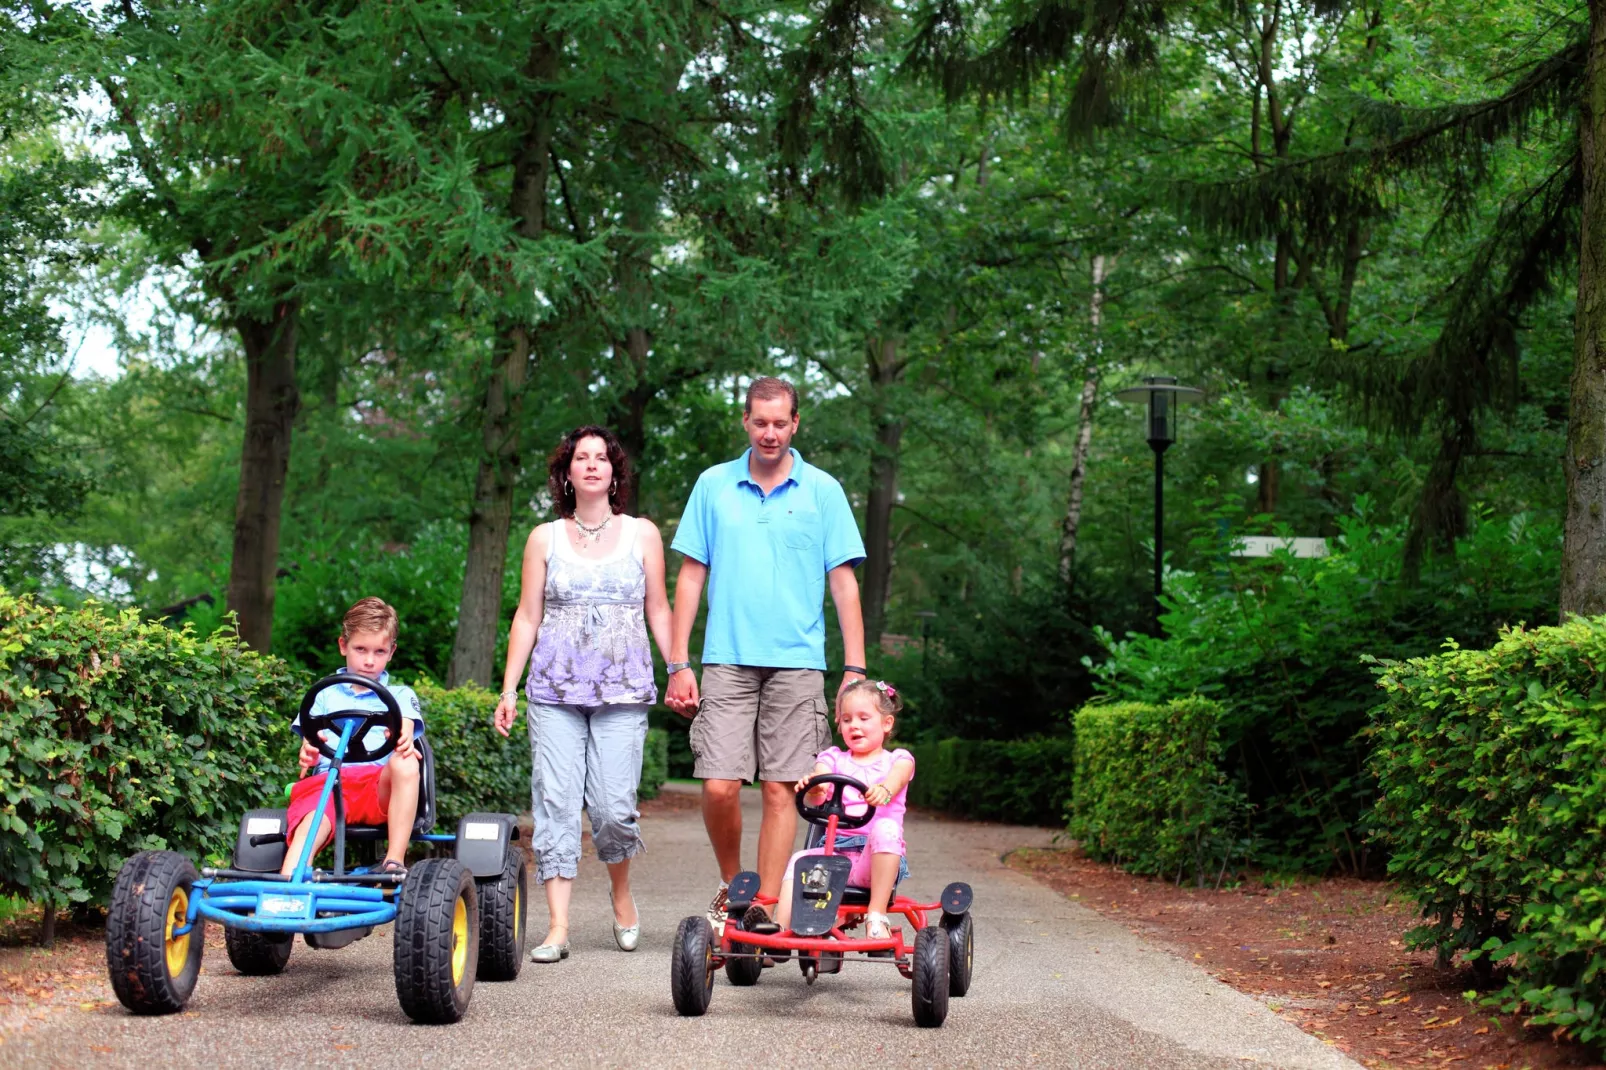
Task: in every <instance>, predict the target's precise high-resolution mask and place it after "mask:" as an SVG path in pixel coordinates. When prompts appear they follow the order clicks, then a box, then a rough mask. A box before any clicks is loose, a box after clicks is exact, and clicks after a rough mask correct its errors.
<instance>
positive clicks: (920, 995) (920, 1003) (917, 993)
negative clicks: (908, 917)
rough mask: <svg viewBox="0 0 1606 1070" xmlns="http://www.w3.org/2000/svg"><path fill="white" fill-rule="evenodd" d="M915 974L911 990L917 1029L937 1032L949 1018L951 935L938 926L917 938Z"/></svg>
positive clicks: (917, 934)
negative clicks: (949, 951) (949, 943)
mask: <svg viewBox="0 0 1606 1070" xmlns="http://www.w3.org/2000/svg"><path fill="white" fill-rule="evenodd" d="M912 958H913V959H914V965H913V973H914V977H913V979H912V983H911V984H910V986H909V992H910V1000H911V1002H912V1003H913V1005H914V1012H915V1025H918V1026H921V1027H922V1028H926V1029H933V1028H936V1027H937V1026H940V1025H942V1023H943V1019H945V1018H947V1017H948V934H947V933H946V932H944V931H943V930H942V929H941V928H939V927H938V926H935V925H930V926H927V927H926V928H924V929H921V930H920V931H919V932H918V933H916V934H915V950H914V955H913V956H912Z"/></svg>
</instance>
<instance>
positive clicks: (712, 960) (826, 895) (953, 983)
mask: <svg viewBox="0 0 1606 1070" xmlns="http://www.w3.org/2000/svg"><path fill="white" fill-rule="evenodd" d="M820 786H828V787H829V788H830V789H831V790H830V792H829V794H828V795H827V796H826V798H825V800H824V801H823V802H821V803H818V804H810V803H809V802H808V801H807V796H808V793H809V792H810V791H812V790H814V789H815V788H816V787H820ZM849 788H852V789H853V790H854V791H856V792H858V793H859V798H858V799H855V800H847V799H844V797H843V796H844V794H845V793H846V791H847V789H849ZM864 791H865V786H864V785H863V784H862V783H860V782H859V781H857V780H855V779H853V778H852V777H850V776H844V775H842V774H840V773H824V774H821V775H819V776H815V777H811V778H810V779H809V781H808V783H807V784H805V785H804V787H803V789H802V790H800V791H799V792H798V793H797V811H798V813H800V814H802V815H803V818H804V820H806V821H808V822H809V824H810V826H811V828H810V833H809V846H810V848H811V849H812V848H814V847H816V846H818V847H820V848H821V849H822V851H823V853H822V854H818V855H805V856H803V857H802V858H799V859H798V860H797V864H796V866H795V867H794V869H793V873H792V928H791V929H789V930H787V931H785V932H763V931H758V932H755V931H754V929H755V928H756V927H757V928H770V929H773V928H774V924H773V923H772V922H770V920H769V915H768V914H767V913H766V912H765V910H764V907H765V906H771V907H773V906H774V904H775V899H774V897H772V896H767V895H759V894H758V874H757V873H751V872H743V873H738V874H737V875H736V876H735V877H734V878H733V879H732V880H731V882H730V889H729V891H728V893H727V895H728V909H729V912H730V913H729V918H728V920H727V921H726V922H725V926H724V932H723V933H722V934H720V936H718V937H715V935H714V930H713V927H712V926H711V925H709V923H708V919H707V918H705V917H703V916H701V915H698V916H696V917H691V918H686V919H685V920H683V921H682V922H681V923H680V928H679V930H678V931H677V932H676V933H675V945H674V949H673V951H672V953H671V955H670V970H671V978H670V988H671V991H672V993H673V995H674V999H675V1010H677V1011H679V1012H680V1013H681V1014H682V1015H686V1016H693V1017H694V1016H697V1015H700V1014H703V1013H704V1012H706V1011H707V1010H708V1002H709V1000H710V999H711V998H712V996H713V994H714V974H715V972H716V971H718V970H719V968H720V967H722V966H723V967H724V968H725V976H726V977H727V978H729V979H730V983H731V984H733V985H737V986H739V987H745V986H747V985H754V984H757V983H758V979H759V976H760V975H761V973H762V972H763V969H764V959H765V958H766V957H768V958H771V959H773V960H775V961H776V962H781V961H784V960H786V959H788V958H791V957H793V956H794V955H795V956H796V957H797V962H798V966H799V967H800V968H801V969H802V971H803V977H804V979H805V980H807V981H808V983H809V984H813V983H814V979H815V978H816V977H818V976H819V975H820V974H822V973H837V972H839V971H840V970H841V969H842V963H843V961H844V960H845V959H849V958H852V959H855V960H860V961H866V962H886V963H891V964H893V965H895V966H896V967H897V969H898V972H899V973H901V974H902V975H903V976H904V977H906V978H908V979H909V980H910V981H911V982H913V985H912V994H911V1002H912V1003H913V1006H914V1016H915V1024H916V1025H920V1026H940V1025H942V1023H943V1020H944V1019H945V1018H947V1017H948V997H949V996H963V995H964V994H965V993H966V992H967V991H969V989H970V970H971V964H972V962H973V960H974V958H975V955H974V946H975V944H974V942H975V928H974V926H973V924H972V922H971V918H970V901H971V891H970V885H968V884H965V883H963V882H961V881H955V882H954V883H952V884H950V885H948V887H946V888H944V889H943V892H942V898H941V899H939V900H938V901H937V902H935V903H917V902H915V901H914V900H913V899H910V898H909V897H908V896H903V895H895V896H894V897H893V899H892V903H891V905H890V906H889V907H888V911H887V912H888V914H889V915H891V916H893V917H896V916H897V915H900V914H901V915H902V916H903V918H904V919H905V920H906V921H907V922H908V926H909V928H910V929H912V930H913V931H914V942H913V943H905V942H904V939H903V928H902V927H901V926H895V927H894V928H893V930H892V935H891V936H890V937H889V938H887V939H885V940H871V939H869V938H868V937H853V936H849V935H848V932H849V931H850V930H852V929H855V928H857V927H858V926H859V925H860V924H862V923H863V922H864V921H865V915H866V914H867V913H868V912H869V909H870V908H869V903H870V890H869V889H868V888H850V887H849V886H848V873H849V871H850V870H851V869H852V868H853V860H852V859H851V858H850V857H848V856H847V855H844V854H841V853H839V852H838V851H837V847H836V839H837V830H838V829H855V828H862V827H863V826H865V825H867V824H869V823H870V821H871V819H872V818H874V817H875V811H876V808H875V807H874V806H871V805H870V804H868V803H865V802H862V801H860V800H862V799H863V797H864ZM849 806H853V807H854V808H856V809H857V808H858V807H861V806H862V807H863V808H864V812H863V813H859V814H852V813H849V812H848V807H849ZM822 831H823V836H822V835H820V834H821V833H822ZM934 914H937V915H939V916H938V918H937V920H936V923H935V924H928V919H929V918H930V917H931V916H932V915H934Z"/></svg>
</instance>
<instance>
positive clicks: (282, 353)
mask: <svg viewBox="0 0 1606 1070" xmlns="http://www.w3.org/2000/svg"><path fill="white" fill-rule="evenodd" d="M299 326H300V308H299V305H298V303H297V302H296V301H295V300H293V299H292V300H286V301H278V302H276V303H275V304H274V306H273V312H272V318H271V319H269V320H267V321H263V320H258V319H252V318H249V317H242V318H241V319H239V320H237V321H236V322H235V328H236V330H238V331H239V332H240V343H241V345H242V346H244V348H245V367H246V386H245V443H244V445H243V446H242V448H241V450H240V493H239V496H238V497H237V498H236V499H235V502H234V553H233V556H232V557H231V558H230V559H229V590H228V601H227V605H228V608H229V609H230V610H232V611H233V612H235V613H236V614H238V615H239V627H240V638H241V639H242V640H244V641H245V643H246V645H248V646H250V647H251V648H252V649H253V650H260V651H262V652H263V653H267V652H268V651H269V650H271V649H272V648H273V590H274V577H275V575H276V574H277V572H278V568H279V521H280V517H281V515H282V512H283V507H284V483H285V477H286V474H287V473H288V472H289V468H290V431H291V428H292V426H293V425H294V424H295V418H296V412H297V410H298V409H299V408H300V407H301V395H300V392H299V391H298V390H297V389H296V341H297V334H298V329H299Z"/></svg>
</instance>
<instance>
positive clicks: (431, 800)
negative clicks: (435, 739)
mask: <svg viewBox="0 0 1606 1070" xmlns="http://www.w3.org/2000/svg"><path fill="white" fill-rule="evenodd" d="M416 742H417V744H418V753H419V755H420V757H422V758H423V768H422V769H421V770H420V773H421V774H422V775H421V776H419V778H418V816H417V817H416V818H414V819H413V835H414V836H421V835H423V834H424V833H426V832H433V831H434V830H435V751H434V749H433V748H431V747H430V745H429V737H428V736H427V735H426V736H419V737H418V739H417V740H416ZM389 835H390V831H389V830H388V829H386V828H385V826H383V825H354V824H352V823H351V822H349V821H348V822H347V823H346V839H347V840H354V841H365V840H383V839H385V838H386V837H388V836H389Z"/></svg>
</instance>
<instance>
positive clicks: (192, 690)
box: [0, 591, 297, 906]
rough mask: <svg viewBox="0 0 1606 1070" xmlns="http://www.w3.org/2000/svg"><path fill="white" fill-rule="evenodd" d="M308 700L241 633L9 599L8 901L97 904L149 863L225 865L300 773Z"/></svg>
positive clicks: (3, 689)
mask: <svg viewBox="0 0 1606 1070" xmlns="http://www.w3.org/2000/svg"><path fill="white" fill-rule="evenodd" d="M296 697H297V690H296V681H295V680H293V679H292V678H291V675H290V673H289V671H288V670H287V668H286V667H285V665H284V663H283V662H281V661H279V660H277V659H275V658H271V657H264V656H262V655H259V654H257V653H255V652H253V651H251V650H248V649H246V648H245V647H243V646H242V645H240V643H239V642H238V640H237V639H236V638H235V637H234V636H233V635H232V634H230V633H227V632H218V633H215V634H213V635H210V636H207V637H205V638H202V637H200V636H197V635H196V634H195V633H194V632H193V631H192V630H190V629H187V628H186V629H184V630H174V629H171V628H166V627H163V626H162V625H159V624H146V623H142V622H141V621H140V620H139V617H138V615H137V614H136V613H134V612H132V611H129V612H123V613H115V614H114V613H111V612H108V611H107V610H106V609H104V608H103V607H101V606H98V605H95V604H93V603H90V604H88V605H85V606H84V607H82V608H79V609H73V610H65V609H60V608H56V607H52V606H48V605H42V604H40V603H38V602H36V601H34V600H33V599H31V598H28V597H17V596H14V595H10V594H7V593H6V592H4V591H0V893H7V894H18V895H22V896H24V897H26V898H29V899H33V900H37V901H41V902H46V903H49V904H51V905H54V906H63V905H66V904H67V903H69V902H72V903H81V902H88V901H92V900H97V899H101V898H103V897H104V896H105V895H106V894H107V893H108V892H109V891H110V888H111V884H112V881H113V880H114V879H115V876H116V872H117V868H118V866H119V865H121V864H122V861H123V859H125V858H127V857H128V856H129V855H131V854H133V853H134V852H136V851H139V850H143V849H146V848H161V847H166V848H171V849H173V850H177V851H183V852H185V853H187V854H191V855H194V856H197V857H202V858H208V857H210V858H214V859H215V858H221V857H224V856H225V853H226V852H227V850H228V848H229V847H230V846H231V845H232V843H233V840H234V835H235V830H236V828H237V822H238V820H239V815H240V813H241V812H242V811H244V810H245V809H246V808H248V807H251V806H259V805H261V800H262V799H263V797H264V796H270V797H271V796H275V795H277V794H279V786H280V785H281V784H283V782H284V781H285V780H287V779H288V778H289V777H290V776H291V775H292V770H293V769H294V756H295V748H294V746H293V743H292V739H291V736H290V733H289V732H288V731H286V728H285V726H286V724H287V723H288V718H289V715H290V707H291V705H292V704H293V703H294V701H295V699H296Z"/></svg>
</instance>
